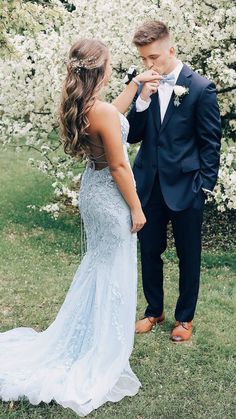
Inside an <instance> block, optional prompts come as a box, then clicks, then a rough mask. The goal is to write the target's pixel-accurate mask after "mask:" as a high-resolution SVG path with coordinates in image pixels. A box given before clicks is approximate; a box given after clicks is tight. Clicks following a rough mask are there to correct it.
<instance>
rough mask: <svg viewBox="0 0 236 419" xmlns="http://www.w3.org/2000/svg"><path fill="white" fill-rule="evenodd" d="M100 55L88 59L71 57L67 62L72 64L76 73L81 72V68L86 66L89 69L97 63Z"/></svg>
mask: <svg viewBox="0 0 236 419" xmlns="http://www.w3.org/2000/svg"><path fill="white" fill-rule="evenodd" d="M97 59H98V57H96V56H91V57H89V58H86V59H78V58H76V57H73V58H70V59H69V60H68V61H67V64H68V65H70V66H71V68H72V69H73V70H74V72H75V73H76V74H80V72H81V69H82V68H84V69H86V70H89V69H91V68H94V67H91V66H93V65H94V64H96V62H97Z"/></svg>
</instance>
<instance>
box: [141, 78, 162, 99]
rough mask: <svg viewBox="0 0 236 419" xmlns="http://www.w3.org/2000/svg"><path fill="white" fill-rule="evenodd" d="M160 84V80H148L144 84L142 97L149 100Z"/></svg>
mask: <svg viewBox="0 0 236 419" xmlns="http://www.w3.org/2000/svg"><path fill="white" fill-rule="evenodd" d="M158 86H159V81H158V80H156V81H153V82H146V83H144V85H143V88H142V91H141V93H140V97H141V99H142V100H144V101H145V102H149V100H150V96H151V95H153V93H156V92H157V89H158Z"/></svg>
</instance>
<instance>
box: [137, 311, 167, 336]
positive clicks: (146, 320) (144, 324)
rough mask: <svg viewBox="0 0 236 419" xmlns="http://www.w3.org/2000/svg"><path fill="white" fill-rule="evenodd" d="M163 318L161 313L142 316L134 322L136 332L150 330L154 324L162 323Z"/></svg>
mask: <svg viewBox="0 0 236 419" xmlns="http://www.w3.org/2000/svg"><path fill="white" fill-rule="evenodd" d="M164 320H165V315H164V313H162V314H161V315H160V316H159V317H143V318H142V319H140V320H138V321H137V322H136V324H135V332H136V333H147V332H150V330H152V328H153V327H154V326H155V325H156V324H162V323H163V321H164Z"/></svg>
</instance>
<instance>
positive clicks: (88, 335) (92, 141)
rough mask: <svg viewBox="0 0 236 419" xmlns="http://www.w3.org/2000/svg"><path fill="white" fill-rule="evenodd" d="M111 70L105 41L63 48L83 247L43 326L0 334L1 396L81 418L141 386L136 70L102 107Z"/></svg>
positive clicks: (153, 80)
mask: <svg viewBox="0 0 236 419" xmlns="http://www.w3.org/2000/svg"><path fill="white" fill-rule="evenodd" d="M110 74H111V64H110V57H109V52H108V49H107V47H106V46H105V45H104V44H103V43H102V42H100V41H97V40H94V39H93V40H92V39H91V40H79V41H78V42H76V43H75V44H74V45H73V46H72V47H71V50H70V53H69V61H68V64H67V75H66V79H65V82H64V86H63V90H62V95H61V106H60V125H61V138H62V141H63V143H64V150H65V152H66V153H68V154H70V155H72V156H75V157H78V158H80V157H81V156H83V157H84V156H85V155H86V156H87V158H88V163H87V166H86V169H85V171H84V173H83V177H82V181H81V188H80V193H79V208H80V212H81V216H82V219H83V223H84V227H85V232H86V238H87V251H86V254H85V256H84V258H83V260H82V262H81V264H80V266H79V267H78V269H77V271H76V273H75V276H74V278H73V280H72V283H71V286H70V288H69V290H68V293H67V295H66V297H65V300H64V302H63V304H62V306H61V308H60V310H59V312H58V314H57V316H56V319H55V320H54V321H53V322H52V323H51V325H50V326H49V327H48V328H47V329H46V330H44V331H42V332H37V331H35V330H34V329H32V328H29V327H18V328H14V329H12V330H8V331H6V332H4V333H0V398H1V399H2V400H3V401H9V400H19V399H20V398H22V397H26V398H27V399H28V400H29V401H30V403H31V404H33V405H37V404H39V403H40V402H41V401H42V402H45V403H49V402H50V401H51V400H55V401H56V402H57V403H58V404H60V405H62V406H63V407H65V408H67V407H68V408H71V409H72V410H73V411H74V412H76V413H77V414H78V415H79V416H86V415H88V414H89V413H90V412H91V411H92V410H94V409H97V408H98V407H99V406H101V405H102V404H104V403H105V402H107V401H111V402H117V401H119V400H121V399H122V398H123V397H124V396H133V395H135V394H136V393H137V392H138V389H139V387H140V386H141V383H140V381H139V380H138V378H137V376H136V375H135V374H134V372H133V371H132V369H131V367H130V364H129V357H130V355H131V352H132V348H133V341H134V331H135V330H134V327H135V314H136V299H137V293H136V287H137V257H136V232H137V231H139V230H140V229H141V228H142V227H143V225H144V224H145V221H146V220H145V216H144V214H143V212H142V208H141V204H140V201H139V199H138V196H137V193H136V189H135V183H134V178H133V175H132V171H131V168H130V164H129V160H128V154H127V148H126V140H127V135H128V131H129V124H128V121H127V119H126V118H125V116H124V115H123V113H124V112H126V110H127V109H128V107H129V105H130V104H131V102H132V100H133V98H134V96H135V94H136V92H137V89H138V85H139V84H140V83H144V82H150V86H151V88H152V89H153V92H154V91H155V89H156V88H157V85H158V80H157V79H158V76H157V73H155V72H153V71H151V70H150V71H146V72H144V73H142V74H140V75H138V76H136V77H135V78H134V79H133V80H132V82H130V83H129V85H127V86H126V87H125V89H124V91H123V92H122V93H121V94H120V95H119V96H118V97H117V98H116V99H115V101H114V102H113V104H108V103H106V102H103V101H102V100H101V99H100V96H99V95H100V92H101V90H102V88H103V86H104V85H106V84H107V82H108V80H109V77H110Z"/></svg>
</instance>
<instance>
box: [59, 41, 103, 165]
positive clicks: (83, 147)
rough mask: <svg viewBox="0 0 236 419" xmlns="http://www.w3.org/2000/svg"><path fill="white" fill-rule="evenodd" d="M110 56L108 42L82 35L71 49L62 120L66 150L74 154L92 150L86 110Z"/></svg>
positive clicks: (78, 155)
mask: <svg viewBox="0 0 236 419" xmlns="http://www.w3.org/2000/svg"><path fill="white" fill-rule="evenodd" d="M108 57H109V53H108V49H107V47H106V45H104V44H103V43H102V42H101V41H98V40H96V39H81V40H79V41H78V42H76V43H75V44H74V45H72V47H71V49H70V52H69V60H68V62H67V75H66V79H65V81H64V83H63V88H62V92H61V101H60V109H59V122H60V139H61V142H62V143H63V146H64V151H65V153H66V154H70V155H71V156H73V157H78V158H83V157H84V156H85V155H86V154H87V153H88V152H89V149H88V146H87V144H86V137H87V135H88V134H87V132H86V130H87V128H88V127H89V125H90V124H89V120H88V117H87V113H88V111H89V110H90V109H91V107H92V106H93V104H94V102H95V100H96V96H97V93H98V92H99V90H100V89H101V87H102V84H103V82H104V79H105V74H106V66H107V61H108ZM86 151H87V153H86Z"/></svg>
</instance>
